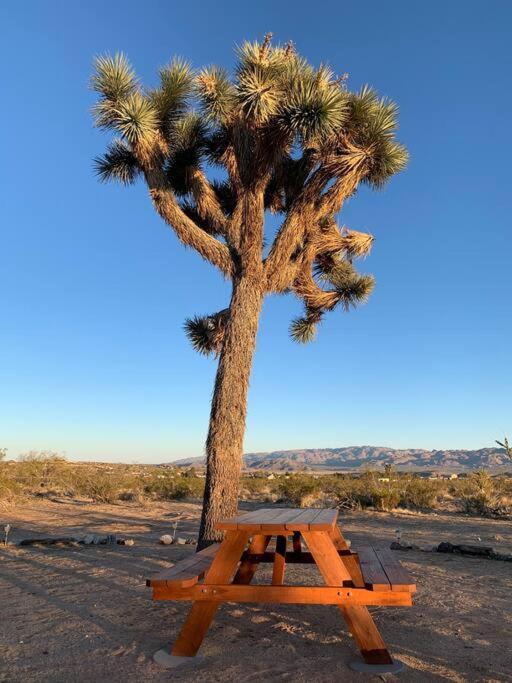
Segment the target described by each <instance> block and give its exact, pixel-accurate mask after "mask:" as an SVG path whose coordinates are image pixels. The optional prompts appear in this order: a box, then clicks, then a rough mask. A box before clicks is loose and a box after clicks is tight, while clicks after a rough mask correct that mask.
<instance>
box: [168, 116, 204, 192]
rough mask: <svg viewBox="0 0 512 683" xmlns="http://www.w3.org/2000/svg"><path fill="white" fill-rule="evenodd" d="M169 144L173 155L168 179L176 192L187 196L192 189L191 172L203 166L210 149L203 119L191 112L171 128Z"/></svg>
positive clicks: (175, 122)
mask: <svg viewBox="0 0 512 683" xmlns="http://www.w3.org/2000/svg"><path fill="white" fill-rule="evenodd" d="M168 142H169V148H170V150H171V154H170V157H169V160H168V163H167V167H166V173H167V177H168V178H169V180H170V181H171V183H172V186H173V189H174V191H175V192H176V193H177V194H179V195H186V194H187V193H188V191H189V189H190V176H189V174H190V172H191V171H193V170H194V169H196V168H199V167H200V166H201V163H202V160H203V158H204V156H205V154H206V152H207V149H208V135H207V128H206V126H205V123H204V121H203V119H202V118H201V117H200V116H199V115H198V114H196V113H195V112H189V113H187V114H185V115H184V116H182V117H181V118H179V119H177V120H176V121H174V122H173V123H172V124H171V125H170V127H169V133H168Z"/></svg>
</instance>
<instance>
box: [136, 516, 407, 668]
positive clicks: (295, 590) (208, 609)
mask: <svg viewBox="0 0 512 683" xmlns="http://www.w3.org/2000/svg"><path fill="white" fill-rule="evenodd" d="M337 518H338V511H337V510H331V509H302V510H297V509H292V508H263V509H259V510H254V511H252V512H247V513H245V514H240V515H238V516H236V517H232V518H230V519H224V520H222V521H221V522H219V523H218V524H217V528H218V529H221V530H223V531H224V532H225V537H224V540H223V541H222V543H215V544H213V545H210V546H209V547H207V548H206V549H205V550H202V551H200V552H198V553H195V555H194V556H193V557H190V558H187V559H185V560H183V561H181V562H178V563H177V564H175V565H174V566H173V567H171V568H169V569H165V570H163V571H162V572H160V573H159V574H157V575H156V576H154V577H152V578H151V579H149V580H148V582H147V583H148V585H149V586H151V588H152V589H153V599H154V600H191V601H192V602H193V604H192V608H191V610H190V612H189V615H188V617H187V619H186V621H185V623H184V625H183V627H182V629H181V631H180V633H179V635H178V638H177V640H176V641H175V643H174V645H173V646H172V649H171V653H170V655H169V654H168V653H164V651H160V653H157V655H159V657H157V655H155V658H156V659H157V661H160V662H161V663H165V664H166V665H168V666H174V665H176V664H178V663H181V662H182V661H184V660H183V659H182V658H190V657H194V656H195V655H196V653H197V651H198V650H199V647H200V645H201V643H202V641H203V639H204V637H205V635H206V633H207V631H208V628H209V626H210V623H211V621H212V619H213V617H214V615H215V612H216V611H217V608H218V607H219V605H220V604H221V603H223V602H242V603H243V602H247V603H296V604H297V603H298V604H314V605H337V606H338V607H339V609H340V610H341V613H342V616H343V618H344V619H345V621H346V623H347V626H348V628H349V630H350V632H351V634H352V636H353V637H354V640H355V642H356V644H357V646H358V648H359V650H360V652H361V655H362V657H363V660H364V661H360V660H358V661H357V662H353V663H351V666H352V668H354V669H356V670H359V671H374V672H385V671H394V672H396V671H399V670H400V669H401V668H402V666H403V665H402V664H401V663H400V662H398V660H393V659H392V657H391V655H390V653H389V651H388V649H387V647H386V644H385V642H384V640H383V638H382V636H381V634H380V633H379V630H378V629H377V626H376V625H375V622H374V621H373V618H372V616H371V614H370V612H369V611H368V606H372V605H380V606H382V605H384V606H388V607H399V606H402V607H403V606H410V605H412V594H413V593H414V591H415V590H416V586H415V584H414V581H413V580H412V578H411V576H410V574H409V573H408V571H407V570H406V569H405V568H404V567H402V565H401V564H400V563H399V562H398V560H396V559H395V557H394V556H393V553H392V552H391V551H390V550H387V549H378V548H374V547H372V546H370V545H364V546H360V547H358V548H357V549H351V547H350V546H349V544H348V543H347V541H346V540H345V538H344V537H343V534H342V532H341V531H340V529H339V527H338V526H337ZM272 537H276V540H275V547H274V549H273V550H269V546H270V542H271V539H272ZM290 542H291V543H290ZM303 542H304V544H305V545H306V546H307V550H306V549H305V548H304V546H303ZM289 544H290V549H288V546H289ZM260 563H272V564H273V569H272V584H271V585H254V584H252V585H251V581H252V579H253V577H254V574H255V572H256V570H257V568H258V565H259V564H260ZM287 563H289V564H291V563H294V564H295V563H301V564H302V563H304V564H316V566H317V567H318V569H319V571H320V574H321V576H322V577H323V581H324V585H312V586H311V585H307V586H297V585H287V584H285V581H284V578H285V569H286V564H287ZM164 660H165V662H164Z"/></svg>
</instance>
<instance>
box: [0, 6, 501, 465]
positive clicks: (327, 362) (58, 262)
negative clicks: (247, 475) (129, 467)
mask: <svg viewBox="0 0 512 683" xmlns="http://www.w3.org/2000/svg"><path fill="white" fill-rule="evenodd" d="M0 27H1V28H0V31H1V40H0V52H1V59H0V69H1V71H2V74H1V84H2V85H1V100H2V106H1V107H0V148H1V167H0V175H1V178H0V253H1V260H0V292H1V294H0V446H5V447H8V448H9V455H10V456H11V457H15V456H17V455H18V453H20V452H23V451H27V450H30V449H54V450H58V451H65V452H66V453H67V455H68V457H70V458H73V459H105V460H124V461H128V462H131V461H146V462H161V461H166V460H171V459H174V458H178V457H183V456H189V455H201V454H202V453H203V444H204V440H205V436H206V429H207V423H208V413H209V402H210V397H211V390H212V386H213V379H214V373H215V361H213V360H211V359H207V358H204V357H202V356H199V355H197V354H196V353H195V352H194V351H192V349H191V348H190V347H189V345H188V342H187V340H186V338H185V335H184V333H183V330H182V324H183V321H184V319H185V318H186V317H188V316H190V315H192V314H195V313H201V314H202V313H210V312H214V311H216V310H218V309H219V308H222V307H223V306H225V305H226V303H227V301H228V297H229V291H228V286H227V285H226V284H225V283H223V282H222V279H221V277H220V276H219V275H218V273H217V272H216V271H215V270H214V269H213V268H212V267H210V266H209V265H207V264H206V263H204V262H203V261H201V259H200V258H199V257H198V256H197V255H195V254H194V253H192V252H190V251H185V250H184V249H183V248H182V247H181V246H180V245H179V243H178V242H177V240H176V238H175V237H174V235H173V234H172V232H171V230H170V229H169V228H167V227H166V226H165V225H164V224H163V223H162V222H161V221H160V219H159V218H158V217H157V216H156V215H155V214H154V212H153V209H152V207H151V204H150V202H149V200H148V197H147V194H146V192H145V190H144V187H143V186H142V184H138V185H137V186H135V187H132V188H128V189H126V188H123V187H121V186H116V185H100V184H99V183H98V182H97V181H96V179H95V177H94V174H93V170H92V161H91V160H92V158H93V157H94V156H95V155H96V154H99V153H101V152H102V151H103V149H104V145H105V136H104V135H103V134H102V133H100V132H99V131H97V130H95V129H94V128H93V126H92V123H91V118H90V107H91V105H92V103H93V101H94V96H93V93H92V92H91V91H90V90H89V89H88V78H89V76H90V72H91V63H92V59H93V57H94V55H97V54H99V53H104V52H106V51H111V52H115V51H118V50H122V51H124V52H125V53H126V54H127V55H128V56H129V57H130V59H131V61H132V63H133V64H134V66H135V68H136V70H137V71H138V73H139V74H140V76H141V77H142V78H143V79H144V81H145V82H146V83H148V84H151V83H154V82H155V74H156V69H157V67H158V66H161V65H163V64H164V63H166V62H167V61H168V60H169V58H170V57H171V56H173V55H175V54H178V55H183V56H185V57H187V58H188V59H190V60H191V61H192V63H193V64H194V65H195V66H200V65H203V64H207V63H212V62H215V63H219V64H221V65H224V66H227V67H231V66H232V64H233V61H234V53H233V46H234V44H235V43H240V42H241V41H242V40H244V39H256V38H262V37H263V35H264V34H265V33H266V32H268V31H273V32H274V36H275V39H276V40H277V41H281V42H285V41H287V40H288V39H292V40H293V41H294V42H295V44H296V46H297V48H298V49H299V50H300V51H301V52H302V53H303V54H304V55H306V56H307V57H308V58H309V59H310V60H311V61H313V62H314V63H317V64H318V63H319V62H321V61H326V62H329V63H330V64H331V66H332V67H333V68H334V69H335V71H336V72H338V73H343V72H348V73H349V75H350V80H349V87H351V88H353V89H356V88H359V87H360V85H362V84H364V83H369V84H371V85H373V86H374V87H375V88H376V89H377V90H378V91H379V92H380V93H382V94H386V95H388V96H389V97H391V98H392V99H394V100H396V101H397V102H398V104H399V105H400V109H401V116H400V122H401V129H400V132H399V139H400V140H401V141H402V142H404V143H405V144H406V145H407V146H408V147H409V150H410V153H411V162H410V166H409V168H408V170H407V171H406V172H405V173H404V174H401V175H399V176H397V177H395V178H394V179H393V180H392V181H391V184H390V185H389V186H388V187H387V188H386V189H385V190H384V191H382V192H378V193H375V192H374V193H371V192H370V191H368V190H363V191H361V192H360V193H359V194H358V195H357V196H356V197H355V198H354V199H352V200H351V201H350V202H349V204H348V206H347V208H346V210H345V212H344V214H343V216H342V217H341V220H342V222H343V223H345V224H347V225H348V226H350V227H352V228H354V229H359V230H368V231H370V232H372V233H373V234H374V235H375V236H376V242H375V247H374V251H373V254H372V255H371V256H370V257H369V258H368V259H367V260H366V261H365V262H364V264H363V268H362V269H363V270H364V271H367V272H373V273H374V274H375V276H376V278H377V288H376V291H375V294H374V296H373V297H372V299H371V301H370V303H369V304H368V305H367V306H365V307H363V308H361V309H359V310H357V311H355V312H352V313H350V314H343V313H341V312H335V313H333V314H329V315H328V316H327V317H326V319H325V322H324V324H323V325H322V327H321V329H320V332H319V336H318V339H317V341H316V342H315V343H314V344H312V345H309V346H298V345H296V344H294V343H293V342H292V341H291V340H290V339H289V337H288V332H287V328H288V325H289V322H290V320H291V319H292V318H293V317H295V316H296V315H297V314H298V312H299V311H300V305H299V302H298V301H297V300H295V299H293V298H292V297H281V298H272V299H269V300H267V303H266V305H265V307H264V311H263V317H262V321H261V327H260V333H259V338H258V347H257V354H256V359H255V364H254V370H253V377H252V384H251V390H250V397H249V417H248V428H247V436H246V443H245V450H246V451H261V450H276V449H291V448H308V447H338V446H349V445H361V444H370V445H388V446H393V447H399V448H400V447H426V448H478V447H482V446H488V445H492V444H493V440H494V438H497V437H501V436H503V434H504V433H506V432H507V431H508V432H509V433H511V432H512V391H511V390H512V369H511V365H512V364H511V353H510V352H511V343H510V342H511V338H512V307H511V294H512V268H511V246H512V231H511V213H512V212H511V208H512V207H511V199H510V197H511V192H510V182H511V181H510V164H511V151H512V149H511V140H510V116H511V111H512V88H511V83H510V74H511V73H512V64H511V61H512V59H511V55H512V51H511V50H510V35H511V29H512V3H510V2H509V1H508V0H503V1H499V0H492V1H487V2H484V1H483V0H482V1H481V2H473V1H471V0H452V1H451V2H446V0H444V1H442V2H440V1H438V0H431V1H430V2H421V3H420V2H410V0H407V1H404V0H402V1H397V0H395V1H394V2H386V3H384V2H382V1H381V0H370V1H367V2H364V3H362V2H355V1H351V2H340V1H339V0H335V1H334V0H328V1H324V2H318V3H315V2H310V1H308V2H305V1H303V0H287V1H285V2H276V1H275V0H272V1H269V0H264V1H261V0H260V1H259V2H254V3H246V2H239V1H238V2H233V1H231V0H230V1H224V2H223V1H222V0H216V1H215V2H214V1H213V0H207V1H205V2H188V3H186V2H180V3H177V2H171V1H167V2H164V1H162V2H158V1H157V0H148V1H147V2H144V3H142V2H140V1H133V0H123V1H121V0H116V1H113V0H110V1H109V2H102V1H99V0H96V1H88V2H79V1H78V0H72V1H62V2H56V1H55V0H45V1H42V0H39V1H35V0H34V1H33V2H15V1H14V0H10V1H9V0H6V1H5V2H3V3H2V5H1V9H0Z"/></svg>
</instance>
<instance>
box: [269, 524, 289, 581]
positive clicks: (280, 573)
mask: <svg viewBox="0 0 512 683" xmlns="http://www.w3.org/2000/svg"><path fill="white" fill-rule="evenodd" d="M286 542H287V538H286V536H278V537H277V539H276V552H275V555H274V569H273V571H272V585H273V586H282V585H283V582H284V570H285V567H286Z"/></svg>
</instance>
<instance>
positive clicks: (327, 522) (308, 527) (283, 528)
mask: <svg viewBox="0 0 512 683" xmlns="http://www.w3.org/2000/svg"><path fill="white" fill-rule="evenodd" d="M337 518H338V511H337V510H331V509H328V508H322V509H319V508H310V509H302V510H297V509H294V508H260V509H259V510H253V511H252V512H246V513H243V514H240V515H237V516H236V517H230V518H228V519H223V520H221V521H220V522H218V524H217V525H216V526H217V529H223V530H225V531H232V530H240V531H252V532H256V531H259V532H261V533H267V534H281V533H282V534H284V535H286V534H287V533H291V532H293V531H329V530H330V529H332V528H334V527H335V526H336V520H337Z"/></svg>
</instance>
